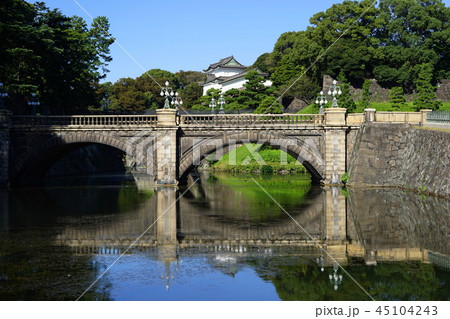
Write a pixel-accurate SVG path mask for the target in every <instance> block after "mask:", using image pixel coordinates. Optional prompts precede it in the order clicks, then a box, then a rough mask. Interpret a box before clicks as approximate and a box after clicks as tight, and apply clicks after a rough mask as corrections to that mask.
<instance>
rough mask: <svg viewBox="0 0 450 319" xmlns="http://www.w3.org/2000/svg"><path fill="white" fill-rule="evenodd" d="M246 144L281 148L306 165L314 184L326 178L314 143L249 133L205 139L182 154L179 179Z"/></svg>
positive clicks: (264, 133)
mask: <svg viewBox="0 0 450 319" xmlns="http://www.w3.org/2000/svg"><path fill="white" fill-rule="evenodd" d="M245 143H261V144H266V145H271V146H274V147H278V148H280V149H282V150H284V151H286V152H287V153H288V154H290V155H292V156H293V157H295V158H297V160H298V161H299V162H300V163H302V164H303V165H304V166H305V168H306V169H307V170H308V172H309V173H310V174H311V176H312V179H313V181H315V182H318V181H321V180H323V179H324V176H325V161H324V159H323V157H322V155H321V153H320V152H319V150H318V149H317V146H316V145H315V143H313V142H309V141H307V140H300V139H295V138H292V137H288V136H285V135H278V134H274V133H268V132H258V131H256V132H255V131H252V132H250V131H247V132H241V133H234V134H229V135H227V134H221V135H217V136H214V137H211V138H208V139H204V140H202V141H200V142H198V143H197V144H194V145H193V146H192V147H190V148H189V149H188V150H187V151H185V152H184V154H182V156H181V158H180V162H179V174H178V175H179V177H180V178H182V177H184V176H186V174H187V173H188V171H189V170H190V169H191V168H192V167H194V166H196V165H198V164H199V163H200V161H201V160H202V159H203V158H205V157H206V156H208V155H209V154H212V153H214V152H217V151H219V150H222V149H224V148H226V147H228V146H230V145H235V144H245Z"/></svg>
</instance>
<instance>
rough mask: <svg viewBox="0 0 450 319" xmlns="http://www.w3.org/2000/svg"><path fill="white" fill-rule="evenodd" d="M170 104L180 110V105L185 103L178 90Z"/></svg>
mask: <svg viewBox="0 0 450 319" xmlns="http://www.w3.org/2000/svg"><path fill="white" fill-rule="evenodd" d="M166 83H167V82H166ZM170 104H172V106H175V109H176V110H178V106H181V105H183V100H182V99H181V97H179V96H178V92H175V95H174V96H172V102H171V103H170Z"/></svg>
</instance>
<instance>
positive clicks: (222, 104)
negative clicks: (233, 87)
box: [217, 94, 226, 114]
mask: <svg viewBox="0 0 450 319" xmlns="http://www.w3.org/2000/svg"><path fill="white" fill-rule="evenodd" d="M217 104H219V106H220V108H219V114H223V113H225V110H224V109H223V106H224V105H225V104H226V102H225V99H224V98H223V95H222V94H220V97H219V99H218V100H217Z"/></svg>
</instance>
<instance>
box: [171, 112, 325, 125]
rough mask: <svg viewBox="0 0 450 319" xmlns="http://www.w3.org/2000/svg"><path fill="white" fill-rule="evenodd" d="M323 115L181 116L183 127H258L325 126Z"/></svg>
mask: <svg viewBox="0 0 450 319" xmlns="http://www.w3.org/2000/svg"><path fill="white" fill-rule="evenodd" d="M323 122H324V115H323V114H210V115H181V116H180V124H181V125H194V126H195V125H199V126H208V125H214V126H231V125H232V126H258V125H266V124H270V125H277V124H278V125H289V124H323Z"/></svg>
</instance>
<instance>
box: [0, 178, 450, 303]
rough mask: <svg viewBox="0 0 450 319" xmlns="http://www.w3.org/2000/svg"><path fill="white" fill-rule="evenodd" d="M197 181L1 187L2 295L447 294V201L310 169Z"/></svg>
mask: <svg viewBox="0 0 450 319" xmlns="http://www.w3.org/2000/svg"><path fill="white" fill-rule="evenodd" d="M196 179H197V177H194V178H192V179H191V180H190V183H189V184H188V186H183V187H179V188H178V189H176V188H161V189H156V190H154V191H153V190H152V191H150V190H139V189H138V188H137V187H136V185H135V184H134V183H130V182H126V181H124V180H123V179H121V178H120V176H98V177H90V178H85V179H83V178H80V179H61V180H58V181H57V182H54V183H52V185H50V184H49V185H48V186H46V187H41V188H17V189H12V190H9V191H6V190H0V300H77V299H80V300H371V298H373V299H375V300H449V298H450V297H449V296H450V247H449V242H450V241H449V239H450V238H449V237H450V228H449V222H448V221H449V220H450V218H449V217H450V200H448V199H443V198H435V197H427V196H423V195H420V194H416V193H412V192H406V191H401V190H396V189H372V190H370V189H348V190H345V189H344V190H343V189H341V188H321V187H317V186H312V185H311V183H310V180H309V176H308V175H304V176H303V175H297V176H275V175H274V176H253V177H252V176H239V175H229V174H228V175H227V174H220V175H201V176H198V180H197V181H196ZM76 185H79V186H76ZM269 195H270V196H269ZM138 238H139V240H137V239H138ZM136 240H137V241H136ZM133 243H134V244H133ZM112 264H113V266H112V267H111V268H110V269H109V270H107V269H108V267H110V266H111V265H112ZM341 267H342V268H341ZM106 270H107V271H106ZM105 271H106V272H105ZM97 279H98V280H97ZM96 280H97V281H96ZM94 282H95V283H94ZM93 283H94V284H93Z"/></svg>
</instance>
